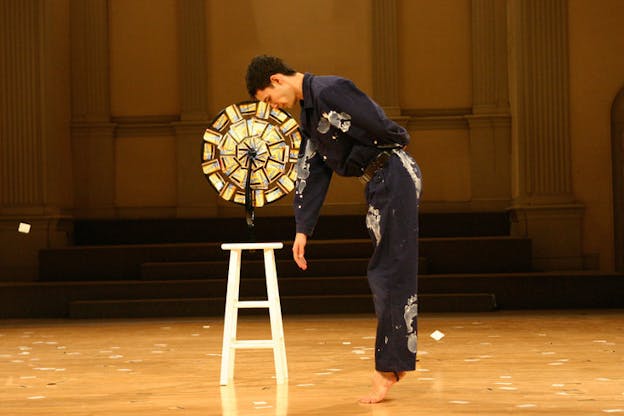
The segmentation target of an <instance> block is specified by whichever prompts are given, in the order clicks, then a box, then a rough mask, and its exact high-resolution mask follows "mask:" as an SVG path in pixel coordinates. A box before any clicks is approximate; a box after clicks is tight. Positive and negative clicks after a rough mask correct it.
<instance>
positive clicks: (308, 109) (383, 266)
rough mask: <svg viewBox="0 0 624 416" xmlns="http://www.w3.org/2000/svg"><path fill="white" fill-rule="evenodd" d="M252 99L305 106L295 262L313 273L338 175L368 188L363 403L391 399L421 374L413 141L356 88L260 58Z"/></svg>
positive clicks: (417, 177) (251, 76) (251, 71)
mask: <svg viewBox="0 0 624 416" xmlns="http://www.w3.org/2000/svg"><path fill="white" fill-rule="evenodd" d="M246 82H247V89H248V92H249V94H250V96H251V97H253V98H256V99H258V100H259V101H264V102H266V103H268V104H269V105H271V106H272V107H273V108H293V107H294V106H295V105H296V104H297V102H299V103H300V104H301V123H300V124H301V128H302V130H303V133H304V134H303V136H304V137H303V141H302V143H301V150H300V154H299V160H298V165H297V169H298V170H297V184H296V188H295V189H296V191H295V199H294V205H295V222H296V234H295V240H294V243H293V249H292V250H293V257H294V260H295V262H296V263H297V265H298V266H299V267H300V268H301V269H303V270H305V269H306V268H307V262H306V259H305V246H306V243H307V239H308V237H309V236H311V235H312V233H313V231H314V227H315V225H316V222H317V219H318V216H319V211H320V209H321V206H322V204H323V201H324V200H325V196H326V194H327V190H328V188H329V183H330V180H331V176H332V172H336V173H337V174H339V175H343V176H355V177H360V178H361V179H362V180H363V181H364V182H366V190H365V193H366V200H367V202H368V213H367V216H366V225H367V227H368V229H369V233H370V235H371V239H372V240H373V244H374V252H373V254H372V256H371V259H370V262H369V266H368V273H367V274H368V281H369V284H370V287H371V291H372V293H373V299H374V303H375V314H376V316H377V335H376V341H375V372H374V374H373V387H372V391H371V393H370V394H369V395H367V396H365V397H363V398H362V399H360V401H361V402H363V403H377V402H380V401H382V400H383V399H384V397H385V396H386V394H387V392H388V390H389V389H390V387H392V385H393V384H395V383H396V382H398V381H399V380H400V379H401V378H402V377H404V376H405V374H406V371H411V370H414V369H415V365H416V341H417V326H416V318H417V314H418V297H417V274H418V204H419V201H420V191H421V174H420V170H419V168H418V165H417V164H416V162H415V161H414V160H413V159H412V158H411V157H410V156H409V155H408V154H407V153H406V152H405V150H404V147H405V146H406V145H407V143H408V141H409V135H408V133H407V131H406V130H405V129H404V128H403V127H401V126H399V125H398V124H396V123H394V122H393V121H392V120H390V119H388V118H387V117H386V115H385V114H384V112H383V110H382V109H381V108H380V107H379V106H378V105H377V104H376V103H375V102H373V101H372V100H371V99H370V98H369V97H368V96H367V95H366V94H364V93H363V92H362V91H360V90H359V89H358V88H357V87H356V86H355V85H354V84H353V83H352V82H351V81H349V80H347V79H344V78H340V77H335V76H315V75H312V74H310V73H305V74H304V73H301V72H297V71H295V70H294V69H292V68H290V67H289V66H288V65H286V64H285V63H284V62H283V61H282V60H281V59H280V58H277V57H273V56H266V55H262V56H257V57H255V58H253V60H252V61H251V63H250V64H249V66H248V68H247V76H246Z"/></svg>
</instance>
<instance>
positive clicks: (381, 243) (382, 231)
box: [363, 155, 420, 403]
mask: <svg viewBox="0 0 624 416" xmlns="http://www.w3.org/2000/svg"><path fill="white" fill-rule="evenodd" d="M410 161H411V158H410V159H405V158H400V157H399V156H398V155H397V156H394V157H392V158H391V159H390V161H389V162H388V166H386V168H384V169H383V171H381V172H379V173H378V174H377V175H376V176H375V178H373V180H372V181H371V182H370V183H369V185H368V187H367V199H368V201H369V211H368V215H367V226H368V228H369V231H370V234H371V238H372V240H373V243H374V245H375V250H374V252H373V255H372V256H371V260H370V263H369V269H368V279H369V284H370V287H371V291H372V293H373V299H374V302H375V313H376V315H377V320H378V322H377V336H376V342H375V369H376V371H377V372H376V374H375V375H374V377H373V392H372V393H371V395H369V396H368V397H366V398H364V399H363V401H365V402H368V403H374V402H377V401H381V400H382V399H383V397H384V396H385V394H386V393H387V390H388V389H389V388H390V387H391V386H392V385H393V384H394V383H396V382H397V381H398V379H400V378H401V377H402V376H404V375H405V371H411V370H414V369H415V364H416V344H417V321H416V319H417V315H418V297H417V276H418V202H419V196H420V195H419V194H420V183H418V184H417V185H418V186H415V185H416V184H415V181H414V178H415V175H416V178H417V179H418V181H419V180H420V179H419V178H420V173H419V172H418V168H417V167H416V165H415V164H414V165H413V166H412V165H411V163H409V162H410ZM406 162H407V163H406ZM408 169H412V171H411V173H410V171H409V170H408Z"/></svg>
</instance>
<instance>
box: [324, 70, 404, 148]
mask: <svg viewBox="0 0 624 416" xmlns="http://www.w3.org/2000/svg"><path fill="white" fill-rule="evenodd" d="M319 105H320V106H321V108H322V111H323V112H326V113H329V112H330V111H335V112H337V113H344V114H346V115H348V117H350V126H349V127H348V130H347V131H345V133H346V134H348V135H349V136H350V137H352V138H353V139H355V140H357V141H358V142H360V143H361V144H364V145H367V146H375V147H380V146H383V145H392V144H397V145H400V146H405V145H407V143H408V142H409V134H408V133H407V130H405V129H404V128H403V127H401V126H400V125H398V124H397V123H395V122H394V121H392V120H390V119H389V118H388V117H387V116H386V114H385V113H384V111H383V109H382V108H381V107H380V106H379V105H377V104H376V103H375V102H374V101H373V100H372V99H371V98H370V97H368V96H367V95H366V94H364V92H362V91H361V90H360V89H358V88H357V87H356V86H355V84H354V83H353V82H351V81H350V80H348V79H340V80H339V81H337V82H336V83H335V85H334V86H333V87H332V88H326V89H324V90H323V92H322V94H321V96H320V97H319Z"/></svg>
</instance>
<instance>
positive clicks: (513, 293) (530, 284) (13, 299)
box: [0, 271, 624, 318]
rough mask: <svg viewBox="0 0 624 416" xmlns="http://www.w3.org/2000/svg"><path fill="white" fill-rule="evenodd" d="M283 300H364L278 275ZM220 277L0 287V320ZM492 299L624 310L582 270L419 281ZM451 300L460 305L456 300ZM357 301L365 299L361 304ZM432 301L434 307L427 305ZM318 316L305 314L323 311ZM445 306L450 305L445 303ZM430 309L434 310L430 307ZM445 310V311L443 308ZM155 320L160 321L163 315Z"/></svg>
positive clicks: (255, 289) (319, 280)
mask: <svg viewBox="0 0 624 416" xmlns="http://www.w3.org/2000/svg"><path fill="white" fill-rule="evenodd" d="M278 281H279V288H280V295H281V296H282V297H293V296H294V297H297V296H314V297H316V298H318V299H322V298H323V297H326V296H338V297H342V296H344V297H342V298H341V299H342V300H343V301H344V303H345V304H344V307H345V308H346V309H347V310H348V308H349V305H350V304H351V303H350V302H351V300H350V299H351V298H352V299H353V300H354V302H360V301H361V300H359V299H361V297H362V296H364V297H368V296H370V290H369V288H368V282H367V280H366V278H365V277H363V276H342V277H307V278H302V277H292V278H285V277H278ZM225 286H226V280H225V279H203V280H165V281H141V280H133V281H123V280H120V281H113V282H104V281H100V282H98V281H92V282H5V283H0V318H66V317H68V316H69V305H70V303H71V302H75V301H117V300H127V299H131V300H137V301H140V300H142V299H160V298H163V299H193V298H222V299H224V298H225ZM484 293H485V294H493V295H494V296H495V299H496V306H497V307H498V308H500V309H504V310H510V309H563V308H567V309H574V308H624V296H622V293H624V274H623V273H603V272H597V271H586V272H575V271H571V272H545V273H487V274H446V275H423V276H421V277H420V278H419V297H422V296H428V295H446V294H469V295H474V294H484ZM265 294H266V293H265V281H264V278H254V279H245V278H243V279H242V280H241V296H242V297H254V298H256V297H259V298H262V297H263V296H264V295H265ZM454 296H455V300H454V301H457V302H459V301H461V299H462V298H461V297H458V296H456V295H454ZM362 302H363V301H362ZM430 302H432V301H430ZM319 305H320V304H317V310H316V311H315V312H312V311H310V312H309V313H322V310H323V309H322V308H321V307H320V306H319ZM445 305H446V306H445V307H448V308H450V307H451V306H452V304H451V303H450V302H446V303H445ZM431 307H433V306H431ZM448 311H450V310H448ZM161 316H166V314H165V311H164V310H163V311H162V315H161Z"/></svg>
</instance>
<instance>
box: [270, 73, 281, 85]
mask: <svg viewBox="0 0 624 416" xmlns="http://www.w3.org/2000/svg"><path fill="white" fill-rule="evenodd" d="M269 80H270V81H271V83H275V84H277V85H280V84H282V83H283V82H284V75H282V74H273V75H271V76H270V77H269Z"/></svg>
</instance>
